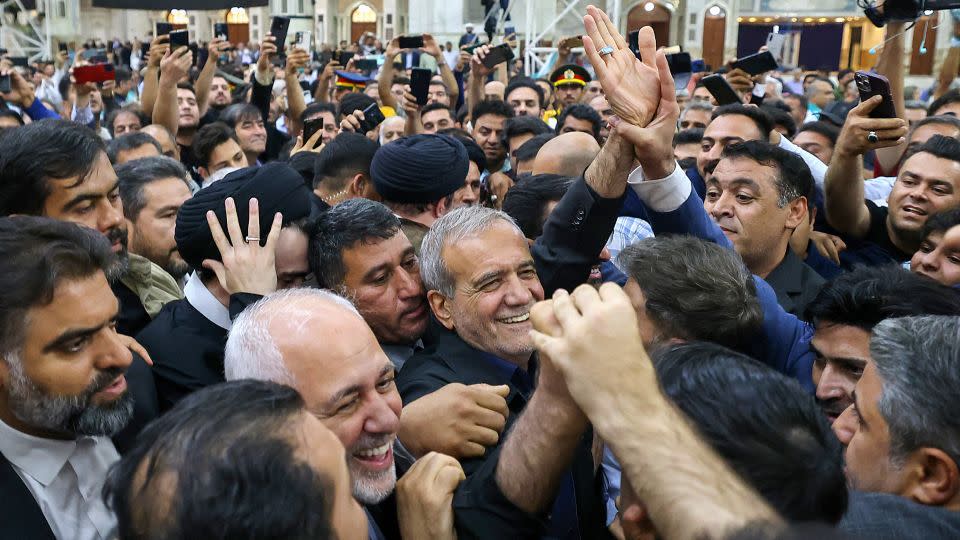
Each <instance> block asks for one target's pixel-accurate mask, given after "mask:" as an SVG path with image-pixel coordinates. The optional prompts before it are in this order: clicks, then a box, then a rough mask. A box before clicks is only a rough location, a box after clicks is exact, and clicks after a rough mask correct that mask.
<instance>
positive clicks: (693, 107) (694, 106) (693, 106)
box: [680, 101, 713, 120]
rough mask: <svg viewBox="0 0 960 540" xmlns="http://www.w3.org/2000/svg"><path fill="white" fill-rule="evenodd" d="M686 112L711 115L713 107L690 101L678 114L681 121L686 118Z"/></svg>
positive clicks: (701, 102)
mask: <svg viewBox="0 0 960 540" xmlns="http://www.w3.org/2000/svg"><path fill="white" fill-rule="evenodd" d="M688 111H704V112H706V113H708V114H713V105H711V104H709V103H705V102H703V101H691V102H690V103H687V106H686V107H685V108H684V109H683V112H682V113H680V119H681V120H683V118H684V117H685V116H687V112H688Z"/></svg>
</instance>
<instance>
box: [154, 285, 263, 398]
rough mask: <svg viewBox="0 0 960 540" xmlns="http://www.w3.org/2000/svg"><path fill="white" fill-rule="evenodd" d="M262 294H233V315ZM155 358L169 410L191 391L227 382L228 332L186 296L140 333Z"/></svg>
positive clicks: (158, 382)
mask: <svg viewBox="0 0 960 540" xmlns="http://www.w3.org/2000/svg"><path fill="white" fill-rule="evenodd" d="M259 298H260V297H259V296H257V295H253V294H244V293H240V294H234V295H231V296H230V318H231V319H233V318H234V317H236V316H237V315H239V314H240V312H241V311H243V308H245V307H246V306H248V305H249V304H252V303H253V302H256V301H257V300H258V299H259ZM137 341H139V342H140V344H141V345H143V346H144V348H145V349H147V352H149V353H150V357H151V358H153V377H154V380H155V381H156V388H157V399H158V400H159V403H160V412H166V411H167V410H169V409H170V408H171V407H173V406H174V405H175V404H176V403H177V402H178V401H180V400H181V399H183V398H184V397H186V396H187V395H188V394H190V393H192V392H194V391H196V390H200V389H201V388H206V387H207V386H210V385H213V384H217V383H219V382H223V380H224V376H223V348H224V346H225V345H226V344H227V331H226V330H224V329H223V328H220V327H219V326H217V325H215V324H213V323H212V322H210V321H209V320H208V319H207V318H206V317H204V316H203V314H201V313H200V312H199V311H197V309H196V308H195V307H193V306H192V305H190V302H188V301H187V300H186V299H183V300H175V301H173V302H170V303H169V304H167V305H165V306H163V309H161V310H160V313H158V314H157V316H156V318H154V319H153V321H152V322H151V323H150V324H148V325H147V327H146V328H144V329H143V331H142V332H140V333H139V334H138V335H137Z"/></svg>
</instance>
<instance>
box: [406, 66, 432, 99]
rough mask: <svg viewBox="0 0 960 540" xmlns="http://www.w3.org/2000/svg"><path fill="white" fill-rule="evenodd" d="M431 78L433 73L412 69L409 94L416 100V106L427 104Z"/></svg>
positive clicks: (421, 69)
mask: <svg viewBox="0 0 960 540" xmlns="http://www.w3.org/2000/svg"><path fill="white" fill-rule="evenodd" d="M431 77H433V71H431V70H429V69H423V68H413V72H412V73H411V74H410V93H411V94H413V95H414V97H416V98H417V104H419V105H420V106H421V107H422V106H424V105H426V104H427V94H428V93H429V90H430V78H431Z"/></svg>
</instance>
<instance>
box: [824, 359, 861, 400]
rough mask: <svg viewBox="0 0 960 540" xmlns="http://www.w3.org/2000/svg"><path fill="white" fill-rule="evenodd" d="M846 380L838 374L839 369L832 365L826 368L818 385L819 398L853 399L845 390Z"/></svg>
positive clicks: (828, 363)
mask: <svg viewBox="0 0 960 540" xmlns="http://www.w3.org/2000/svg"><path fill="white" fill-rule="evenodd" d="M843 382H844V378H843V376H841V375H840V373H838V372H837V369H836V368H835V367H834V366H833V365H832V364H831V363H830V362H827V365H826V366H824V368H823V371H822V372H821V373H820V383H819V384H817V397H818V398H819V399H823V400H826V399H835V398H843V397H851V395H852V394H850V393H849V392H847V391H846V389H845V388H844V384H843Z"/></svg>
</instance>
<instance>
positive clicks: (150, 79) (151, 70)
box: [140, 36, 175, 133]
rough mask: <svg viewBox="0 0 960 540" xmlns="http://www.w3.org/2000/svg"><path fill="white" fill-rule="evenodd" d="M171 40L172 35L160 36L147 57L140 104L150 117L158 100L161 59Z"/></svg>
mask: <svg viewBox="0 0 960 540" xmlns="http://www.w3.org/2000/svg"><path fill="white" fill-rule="evenodd" d="M169 42H170V36H158V37H156V38H154V40H153V41H152V42H151V43H150V52H149V54H148V57H147V59H146V63H147V71H146V73H144V75H143V91H142V92H141V93H140V106H141V107H143V114H145V115H147V117H148V118H152V117H153V108H154V106H155V104H156V102H157V86H158V85H159V75H160V60H162V59H163V57H164V55H166V54H167V51H168V50H170V43H169ZM174 133H175V132H174Z"/></svg>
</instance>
